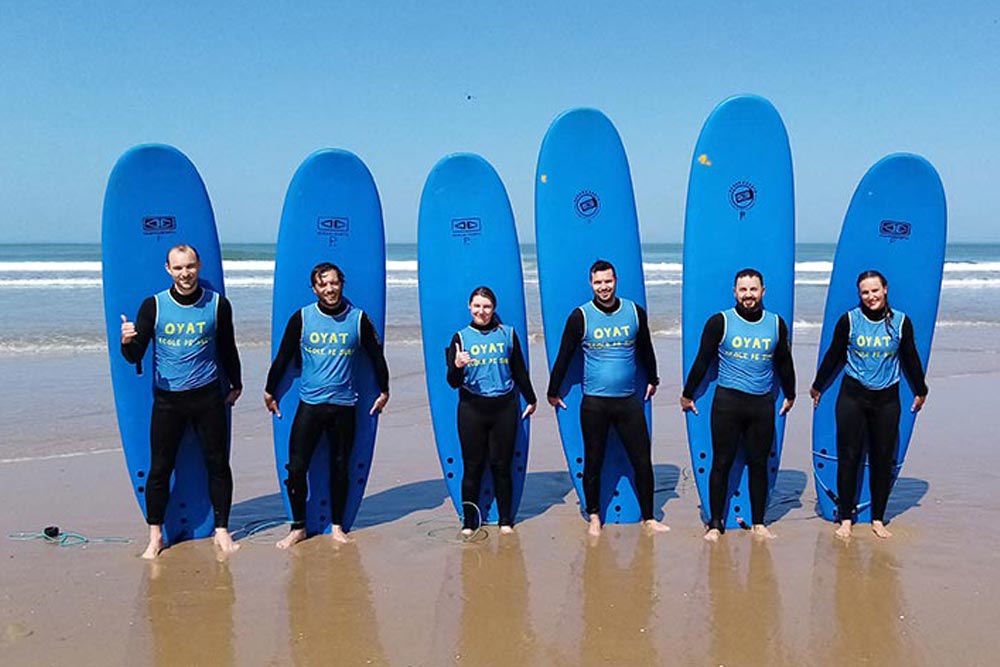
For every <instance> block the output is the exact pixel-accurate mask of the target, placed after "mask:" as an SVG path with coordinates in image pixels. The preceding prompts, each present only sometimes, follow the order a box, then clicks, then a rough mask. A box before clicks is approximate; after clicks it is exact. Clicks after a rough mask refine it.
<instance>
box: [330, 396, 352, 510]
mask: <svg viewBox="0 0 1000 667" xmlns="http://www.w3.org/2000/svg"><path fill="white" fill-rule="evenodd" d="M323 407H324V408H325V410H324V411H325V412H326V413H327V419H326V423H325V425H324V429H325V430H326V438H327V441H328V442H329V443H330V522H331V523H332V524H333V525H335V526H343V525H344V509H345V508H346V507H347V496H348V492H349V491H350V483H351V482H350V470H351V452H353V451H354V431H355V415H356V412H357V407H356V406H354V405H324V406H323Z"/></svg>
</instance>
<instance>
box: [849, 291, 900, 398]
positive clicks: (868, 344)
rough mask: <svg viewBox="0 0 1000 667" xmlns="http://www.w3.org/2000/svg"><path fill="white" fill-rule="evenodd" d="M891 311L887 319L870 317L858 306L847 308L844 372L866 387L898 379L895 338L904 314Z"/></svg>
mask: <svg viewBox="0 0 1000 667" xmlns="http://www.w3.org/2000/svg"><path fill="white" fill-rule="evenodd" d="M892 312H893V318H892V321H891V323H890V322H889V321H888V320H878V321H873V320H870V319H868V318H867V317H865V314H864V313H863V312H861V308H854V309H853V310H849V311H848V312H847V317H848V320H849V321H850V324H851V329H850V334H849V336H848V342H847V363H846V364H845V366H844V373H845V374H847V375H849V376H850V377H852V378H854V379H855V380H857V381H858V382H860V383H861V384H863V385H864V386H865V387H866V388H868V389H876V390H877V389H885V388H887V387H891V386H892V385H894V384H896V383H897V382H899V339H900V336H901V335H902V331H903V322H904V321H905V320H906V315H905V314H903V313H902V312H900V311H898V310H894V311H892Z"/></svg>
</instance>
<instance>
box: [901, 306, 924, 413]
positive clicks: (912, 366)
mask: <svg viewBox="0 0 1000 667" xmlns="http://www.w3.org/2000/svg"><path fill="white" fill-rule="evenodd" d="M899 363H900V366H902V368H903V373H904V374H905V375H906V379H907V380H908V381H909V383H910V388H911V389H912V390H913V393H914V395H916V396H926V395H927V382H926V381H925V379H924V367H923V364H922V363H920V355H919V354H918V353H917V342H916V340H915V339H914V337H913V324H912V323H911V322H910V318H909V317H907V318H906V319H904V320H903V330H902V331H901V332H900V336H899Z"/></svg>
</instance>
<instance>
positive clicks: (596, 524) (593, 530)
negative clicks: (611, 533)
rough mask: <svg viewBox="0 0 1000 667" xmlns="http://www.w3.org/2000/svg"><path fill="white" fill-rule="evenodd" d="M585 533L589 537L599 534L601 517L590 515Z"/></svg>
mask: <svg viewBox="0 0 1000 667" xmlns="http://www.w3.org/2000/svg"><path fill="white" fill-rule="evenodd" d="M587 534H588V535H590V536H591V537H600V536H601V517H599V516H598V515H596V514H591V515H590V525H589V526H588V527H587Z"/></svg>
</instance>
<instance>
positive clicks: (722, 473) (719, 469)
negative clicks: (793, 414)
mask: <svg viewBox="0 0 1000 667" xmlns="http://www.w3.org/2000/svg"><path fill="white" fill-rule="evenodd" d="M740 393H742V392H736V391H733V390H732V389H727V388H725V387H718V388H717V389H716V390H715V398H714V399H713V400H712V424H711V428H712V472H711V473H709V476H708V500H709V510H710V517H711V518H710V519H709V522H708V527H709V528H714V529H716V530H719V531H723V530H725V522H724V520H723V519H724V516H723V515H724V514H725V510H726V494H727V493H728V492H729V473H730V472H731V471H732V469H733V462H734V461H735V460H736V450H737V447H738V446H739V441H740V436H741V435H742V434H743V428H744V426H743V417H742V413H741V410H740V399H739V398H738V394H740Z"/></svg>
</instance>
